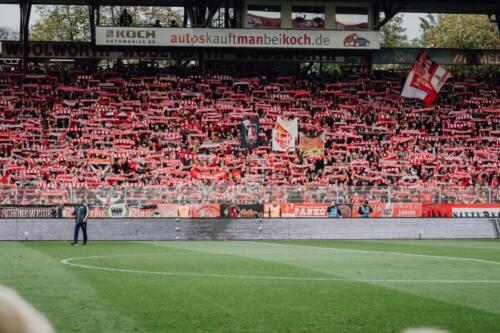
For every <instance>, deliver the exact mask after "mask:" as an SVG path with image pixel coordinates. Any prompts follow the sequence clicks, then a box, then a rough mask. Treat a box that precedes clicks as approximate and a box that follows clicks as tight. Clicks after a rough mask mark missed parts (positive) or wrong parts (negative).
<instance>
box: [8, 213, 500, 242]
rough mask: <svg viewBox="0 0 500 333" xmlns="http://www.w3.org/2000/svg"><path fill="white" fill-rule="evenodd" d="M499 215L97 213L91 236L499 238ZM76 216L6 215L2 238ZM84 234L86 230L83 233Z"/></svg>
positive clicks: (42, 230) (68, 232) (64, 224)
mask: <svg viewBox="0 0 500 333" xmlns="http://www.w3.org/2000/svg"><path fill="white" fill-rule="evenodd" d="M494 223H498V221H495V220H494V219H484V218H483V219H480V218H476V219H475V218H470V219H465V218H463V219H462V218H443V219H425V218H420V219H409V218H407V219H396V218H394V219H391V218H387V219H264V220H259V219H241V220H230V219H206V220H205V219H198V220H194V219H181V220H176V219H97V220H89V224H88V234H89V239H91V240H173V239H184V240H190V239H192V240H202V239H219V240H220V239H224V236H225V235H227V236H229V238H231V239H239V240H243V239H415V238H418V233H419V232H422V238H424V239H431V238H496V237H497V236H498V235H497V233H496V231H495V228H494ZM73 227H74V224H73V221H72V220H68V219H54V220H45V219H39V220H29V219H18V220H0V240H24V239H29V240H68V239H71V237H72V235H73ZM80 237H81V234H80Z"/></svg>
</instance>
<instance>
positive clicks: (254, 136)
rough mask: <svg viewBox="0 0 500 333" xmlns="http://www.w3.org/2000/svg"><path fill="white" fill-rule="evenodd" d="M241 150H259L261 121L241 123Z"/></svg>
mask: <svg viewBox="0 0 500 333" xmlns="http://www.w3.org/2000/svg"><path fill="white" fill-rule="evenodd" d="M240 132H241V148H246V149H248V148H257V147H258V146H259V119H258V118H253V119H245V120H242V121H241V129H240Z"/></svg>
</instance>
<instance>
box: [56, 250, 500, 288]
mask: <svg viewBox="0 0 500 333" xmlns="http://www.w3.org/2000/svg"><path fill="white" fill-rule="evenodd" d="M161 255H166V254H162V253H154V254H119V255H110V256H91V257H75V258H66V259H62V260H61V263H62V264H64V265H68V266H73V267H80V268H86V269H95V270H101V271H109V272H122V273H135V274H151V275H167V276H186V277H204V278H232V279H258V280H286V281H320V282H365V283H444V284H497V283H499V284H500V280H414V279H409V280H405V279H392V280H390V279H346V278H313V277H294V276H265V275H262V276H260V275H233V274H204V273H182V272H157V271H144V270H133V269H121V268H110V267H98V266H90V265H84V264H77V263H74V262H73V261H74V260H85V259H96V258H114V257H141V256H142V257H144V256H161Z"/></svg>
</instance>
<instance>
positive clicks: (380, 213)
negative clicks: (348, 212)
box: [352, 201, 422, 217]
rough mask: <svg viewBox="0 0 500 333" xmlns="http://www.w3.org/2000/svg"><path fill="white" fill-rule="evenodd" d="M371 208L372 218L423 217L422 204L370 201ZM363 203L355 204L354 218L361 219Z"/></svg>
mask: <svg viewBox="0 0 500 333" xmlns="http://www.w3.org/2000/svg"><path fill="white" fill-rule="evenodd" d="M368 204H369V206H370V207H371V208H372V209H373V212H372V213H371V214H370V217H421V216H422V204H420V203H382V202H375V201H369V202H368ZM362 205H363V203H362V202H359V203H354V204H353V210H352V217H361V214H360V213H359V209H360V208H361V206H362Z"/></svg>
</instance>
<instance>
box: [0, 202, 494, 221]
mask: <svg viewBox="0 0 500 333" xmlns="http://www.w3.org/2000/svg"><path fill="white" fill-rule="evenodd" d="M271 205H273V204H271V203H265V204H213V203H210V204H156V205H151V206H145V207H137V206H136V207H133V206H128V205H126V204H112V205H109V206H99V207H95V206H91V207H90V214H89V216H90V218H97V219H99V218H145V219H149V218H178V217H185V218H227V219H246V218H249V219H250V218H270V217H281V218H327V217H328V213H327V209H328V207H329V206H330V204H328V203H282V204H279V207H280V209H279V211H280V214H279V216H270V214H269V211H270V210H269V208H270V206H271ZM360 206H361V203H349V204H345V203H343V204H339V205H338V208H339V210H340V212H341V214H342V218H359V217H361V216H360V214H359V208H360ZM370 207H372V209H373V212H372V213H371V214H370V217H371V218H420V217H422V218H450V217H457V218H500V204H498V203H495V204H449V203H445V204H423V203H381V202H370ZM73 211H74V206H72V205H29V206H19V205H17V206H15V205H2V206H0V219H42V218H43V219H52V218H54V219H55V218H72V217H73ZM181 211H182V212H181Z"/></svg>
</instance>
